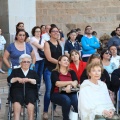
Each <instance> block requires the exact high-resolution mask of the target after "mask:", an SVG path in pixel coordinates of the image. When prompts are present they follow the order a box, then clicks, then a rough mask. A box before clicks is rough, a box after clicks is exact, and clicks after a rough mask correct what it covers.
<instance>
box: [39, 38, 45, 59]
mask: <svg viewBox="0 0 120 120" xmlns="http://www.w3.org/2000/svg"><path fill="white" fill-rule="evenodd" d="M41 41H42V38H40V41H39V44H41ZM38 54H39V56H40V57H41V58H45V54H44V51H42V50H41V49H38Z"/></svg>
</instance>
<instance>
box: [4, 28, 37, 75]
mask: <svg viewBox="0 0 120 120" xmlns="http://www.w3.org/2000/svg"><path fill="white" fill-rule="evenodd" d="M25 36H26V35H25V31H24V30H18V31H17V33H16V36H15V42H14V43H11V44H10V45H9V46H8V47H7V49H6V50H5V53H4V56H3V61H4V63H5V64H6V66H7V67H8V76H9V75H10V74H11V72H12V68H13V69H15V68H18V67H20V64H19V57H20V56H21V55H22V54H24V53H26V54H28V55H31V57H32V60H33V61H32V64H31V69H33V67H34V64H35V62H36V59H35V54H34V51H33V49H32V47H31V45H30V44H29V43H25ZM9 58H10V62H9Z"/></svg>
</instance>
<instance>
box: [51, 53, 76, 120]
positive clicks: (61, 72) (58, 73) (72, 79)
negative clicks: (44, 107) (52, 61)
mask: <svg viewBox="0 0 120 120" xmlns="http://www.w3.org/2000/svg"><path fill="white" fill-rule="evenodd" d="M69 63H70V62H69V58H68V57H67V56H66V55H62V56H60V57H59V59H58V64H57V67H56V69H55V70H53V71H52V74H51V81H52V89H51V101H52V102H53V103H55V104H57V105H60V106H62V114H63V120H69V111H70V107H71V105H72V106H73V108H74V111H75V112H78V108H77V107H78V100H77V92H73V93H71V87H72V88H76V87H77V85H78V81H77V76H76V74H75V72H74V71H73V70H69ZM61 87H65V91H64V92H61V93H60V92H59V88H61Z"/></svg>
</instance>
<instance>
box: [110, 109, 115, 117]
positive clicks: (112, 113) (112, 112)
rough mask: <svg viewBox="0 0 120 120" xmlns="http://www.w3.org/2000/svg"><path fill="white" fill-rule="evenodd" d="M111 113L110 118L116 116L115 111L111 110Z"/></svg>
mask: <svg viewBox="0 0 120 120" xmlns="http://www.w3.org/2000/svg"><path fill="white" fill-rule="evenodd" d="M109 113H110V118H112V117H113V115H114V111H113V110H109Z"/></svg>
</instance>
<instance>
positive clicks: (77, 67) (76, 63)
mask: <svg viewBox="0 0 120 120" xmlns="http://www.w3.org/2000/svg"><path fill="white" fill-rule="evenodd" d="M70 60H71V63H70V66H69V68H70V69H72V70H74V71H75V73H76V75H77V78H78V81H79V83H80V77H81V74H82V72H83V70H84V69H85V67H86V62H83V61H82V60H80V54H79V52H78V51H77V50H72V51H71V52H70Z"/></svg>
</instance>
